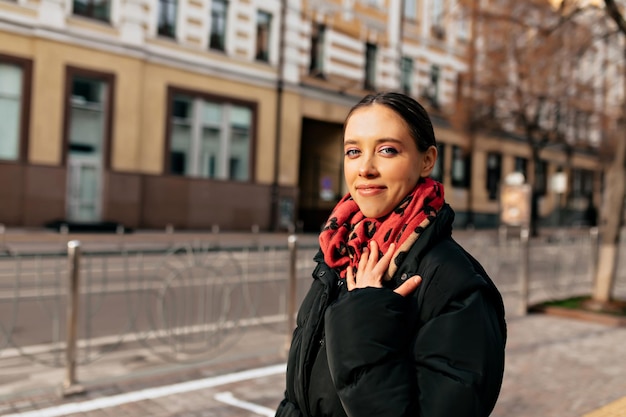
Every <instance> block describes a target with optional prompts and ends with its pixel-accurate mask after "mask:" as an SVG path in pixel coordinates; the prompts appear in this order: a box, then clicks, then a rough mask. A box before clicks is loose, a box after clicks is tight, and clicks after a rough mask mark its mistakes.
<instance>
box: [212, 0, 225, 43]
mask: <svg viewBox="0 0 626 417" xmlns="http://www.w3.org/2000/svg"><path fill="white" fill-rule="evenodd" d="M227 16H228V2H227V1H226V0H213V1H212V2H211V34H210V37H209V48H211V49H217V50H219V51H224V50H225V49H226V18H227Z"/></svg>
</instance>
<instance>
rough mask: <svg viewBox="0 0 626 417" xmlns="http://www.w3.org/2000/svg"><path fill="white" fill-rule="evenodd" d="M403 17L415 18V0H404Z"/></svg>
mask: <svg viewBox="0 0 626 417" xmlns="http://www.w3.org/2000/svg"><path fill="white" fill-rule="evenodd" d="M404 18H405V19H411V20H417V0H404Z"/></svg>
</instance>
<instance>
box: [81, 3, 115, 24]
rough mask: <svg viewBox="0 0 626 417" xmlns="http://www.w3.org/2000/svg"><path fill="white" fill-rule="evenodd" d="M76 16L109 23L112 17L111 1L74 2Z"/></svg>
mask: <svg viewBox="0 0 626 417" xmlns="http://www.w3.org/2000/svg"><path fill="white" fill-rule="evenodd" d="M74 14H76V15H79V16H84V17H89V18H91V19H97V20H102V21H103V22H108V21H109V19H110V15H111V1H110V0H74Z"/></svg>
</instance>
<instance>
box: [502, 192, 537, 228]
mask: <svg viewBox="0 0 626 417" xmlns="http://www.w3.org/2000/svg"><path fill="white" fill-rule="evenodd" d="M530 199H531V188H530V185H529V184H514V185H511V184H504V185H502V188H501V192H500V222H501V223H502V224H504V225H507V226H527V225H529V224H530V203H531V201H530Z"/></svg>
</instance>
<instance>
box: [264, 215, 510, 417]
mask: <svg viewBox="0 0 626 417" xmlns="http://www.w3.org/2000/svg"><path fill="white" fill-rule="evenodd" d="M453 219H454V212H453V211H452V209H451V208H450V207H449V206H447V205H444V207H443V209H442V210H441V211H440V212H439V214H438V216H437V218H436V220H435V222H433V224H431V225H430V226H429V227H428V228H427V229H426V230H425V231H424V232H423V234H422V235H421V236H420V238H419V239H418V240H417V242H416V243H415V245H414V246H413V248H412V249H411V250H410V251H409V253H408V254H407V256H406V258H405V259H404V260H403V261H402V263H401V265H400V266H399V268H398V271H397V273H396V274H395V276H394V277H393V278H392V280H391V281H389V282H388V283H386V287H385V288H362V289H356V290H353V291H350V292H348V291H347V290H346V288H345V287H346V286H345V285H344V280H339V278H338V275H337V273H336V272H335V271H334V270H332V269H330V268H329V267H328V266H327V265H326V264H325V263H324V261H323V255H322V254H321V252H320V253H318V254H317V256H316V261H317V262H318V266H317V267H316V268H315V271H314V272H313V278H314V280H313V284H312V286H311V289H310V290H309V293H308V294H307V296H306V297H305V299H304V300H303V302H302V305H301V307H300V311H299V313H298V318H297V328H296V330H295V331H294V334H293V340H292V345H291V350H290V353H289V359H288V363H287V389H286V391H285V399H284V400H283V401H282V402H281V403H280V405H279V407H278V410H277V412H276V416H277V417H299V416H306V417H322V416H333V417H334V416H350V417H370V416H389V417H392V416H393V417H402V416H415V417H417V416H420V417H483V416H488V415H489V413H490V412H491V410H492V409H493V407H494V405H495V402H496V399H497V397H498V394H499V392H500V386H501V384H502V376H503V372H504V347H505V342H506V324H505V320H504V307H503V304H502V298H501V296H500V294H499V292H498V290H497V289H496V287H495V286H494V285H493V283H492V281H491V279H490V278H489V277H488V276H487V274H486V273H485V271H484V270H483V268H482V267H481V266H480V264H479V263H478V262H477V261H476V260H475V259H474V258H473V257H472V256H470V255H469V254H468V253H467V252H466V251H465V250H464V249H463V248H462V247H461V246H459V245H458V244H457V243H456V242H455V241H454V240H453V239H452V237H451V230H452V221H453ZM413 275H420V276H421V277H422V279H423V281H422V284H421V285H420V286H419V287H418V289H417V290H416V291H415V293H414V294H413V295H412V296H409V297H406V298H405V297H402V296H400V295H398V294H396V293H395V292H393V291H392V289H393V288H395V287H397V286H399V285H400V284H401V283H402V282H403V281H404V280H405V279H407V278H408V277H411V276H413Z"/></svg>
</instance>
